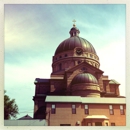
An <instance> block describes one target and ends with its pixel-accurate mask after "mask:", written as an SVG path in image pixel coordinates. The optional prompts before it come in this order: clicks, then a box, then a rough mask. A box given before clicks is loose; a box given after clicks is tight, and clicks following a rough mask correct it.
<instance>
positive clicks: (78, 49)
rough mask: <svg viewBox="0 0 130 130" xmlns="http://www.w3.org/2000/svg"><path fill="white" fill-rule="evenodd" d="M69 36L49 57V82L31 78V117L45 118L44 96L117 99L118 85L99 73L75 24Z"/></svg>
mask: <svg viewBox="0 0 130 130" xmlns="http://www.w3.org/2000/svg"><path fill="white" fill-rule="evenodd" d="M69 34H70V37H69V38H67V39H65V40H63V41H62V42H61V43H60V44H59V46H58V47H57V48H56V51H55V53H54V56H53V60H52V61H53V62H52V73H51V76H50V79H40V78H36V79H35V82H34V84H35V88H36V89H35V96H34V98H33V100H34V118H35V119H45V117H46V103H45V100H46V97H47V96H49V95H50V96H80V97H84V98H88V97H94V98H102V97H120V94H119V85H120V84H119V83H118V82H117V81H115V80H109V78H108V76H104V75H103V73H104V72H103V71H102V70H100V61H99V57H98V55H97V53H96V50H95V48H94V47H93V45H92V44H91V43H90V42H89V41H88V40H86V39H84V38H82V37H80V35H79V34H80V31H79V29H78V28H77V27H76V25H75V23H74V24H73V27H72V28H71V29H70V31H69Z"/></svg>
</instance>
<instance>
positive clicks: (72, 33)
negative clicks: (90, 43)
mask: <svg viewBox="0 0 130 130" xmlns="http://www.w3.org/2000/svg"><path fill="white" fill-rule="evenodd" d="M73 22H74V24H73V27H72V28H71V29H70V32H69V33H70V37H73V36H79V33H80V31H79V29H77V28H76V25H75V22H76V21H75V20H73Z"/></svg>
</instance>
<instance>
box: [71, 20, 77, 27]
mask: <svg viewBox="0 0 130 130" xmlns="http://www.w3.org/2000/svg"><path fill="white" fill-rule="evenodd" d="M72 22H74V24H73V27H75V26H76V25H75V22H76V20H75V19H74V20H73V21H72Z"/></svg>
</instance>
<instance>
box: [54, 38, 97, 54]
mask: <svg viewBox="0 0 130 130" xmlns="http://www.w3.org/2000/svg"><path fill="white" fill-rule="evenodd" d="M75 47H81V48H82V49H83V51H85V52H89V53H94V54H96V51H95V49H94V47H93V46H92V44H91V43H90V42H89V41H87V40H86V39H84V38H81V37H79V36H72V37H70V38H68V39H66V40H64V41H63V42H61V44H60V45H59V46H58V47H57V49H56V51H55V55H57V54H59V53H62V52H65V51H69V50H74V48H75Z"/></svg>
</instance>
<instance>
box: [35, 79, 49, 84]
mask: <svg viewBox="0 0 130 130" xmlns="http://www.w3.org/2000/svg"><path fill="white" fill-rule="evenodd" d="M49 81H50V79H40V78H36V79H35V81H34V83H48V82H49Z"/></svg>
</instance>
